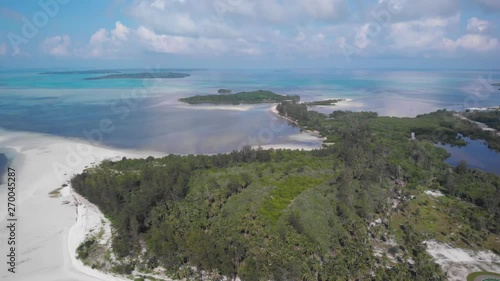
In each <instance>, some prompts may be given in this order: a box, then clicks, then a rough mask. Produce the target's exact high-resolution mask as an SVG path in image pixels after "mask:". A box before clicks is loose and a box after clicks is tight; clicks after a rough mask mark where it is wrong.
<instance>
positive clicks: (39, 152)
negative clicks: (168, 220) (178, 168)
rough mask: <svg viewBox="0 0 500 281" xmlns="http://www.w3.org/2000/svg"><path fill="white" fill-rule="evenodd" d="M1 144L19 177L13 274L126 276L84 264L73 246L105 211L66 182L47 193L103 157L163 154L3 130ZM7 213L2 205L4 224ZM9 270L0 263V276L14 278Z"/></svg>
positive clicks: (1, 192)
mask: <svg viewBox="0 0 500 281" xmlns="http://www.w3.org/2000/svg"><path fill="white" fill-rule="evenodd" d="M0 145H1V146H2V147H5V148H8V149H12V150H14V151H15V153H16V155H15V158H14V159H13V161H12V163H10V164H9V166H10V167H12V168H13V169H15V170H16V183H17V186H16V201H15V203H16V211H17V212H16V218H18V221H17V228H16V240H17V241H16V254H17V256H16V263H17V264H16V273H15V276H14V278H13V280H32V278H33V276H37V280H41V281H51V280H56V279H57V280H82V281H83V280H113V281H124V280H128V279H124V278H122V277H116V276H114V275H110V274H108V273H104V272H101V271H97V270H94V269H91V268H89V267H86V266H84V265H83V263H82V262H81V261H80V260H78V259H76V248H77V247H78V246H79V245H80V243H81V242H83V239H85V237H86V236H87V235H88V233H87V232H86V230H88V229H92V228H95V227H96V225H97V226H99V225H101V218H103V217H104V216H103V214H102V213H101V212H100V211H99V210H98V209H97V208H94V209H93V208H92V205H91V204H89V203H85V201H84V200H82V199H79V197H78V196H79V195H77V194H75V192H74V191H71V187H70V186H69V185H68V186H65V187H64V188H62V189H61V190H60V195H59V196H57V198H51V196H49V193H50V192H52V191H54V190H56V189H58V188H60V187H62V186H63V185H64V184H68V183H69V181H70V179H71V177H72V176H73V175H75V174H78V173H81V172H83V170H84V169H86V168H87V167H91V166H93V165H98V164H99V163H100V162H102V161H103V160H105V159H111V160H120V159H121V158H122V157H127V158H146V157H148V156H154V157H161V156H163V154H160V153H157V152H151V151H138V150H137V151H135V150H134V151H133V150H122V149H114V148H109V147H104V146H95V145H90V144H89V143H87V142H85V141H84V140H74V139H67V138H62V137H57V136H50V135H45V134H37V133H28V132H14V131H6V130H1V131H0ZM78 152H80V153H78ZM84 152H85V153H84ZM4 186H6V185H5V184H2V185H1V187H2V188H1V189H0V197H2V200H5V199H4V198H6V196H7V194H6V192H5V191H6V188H3V187H4ZM82 202H83V203H82ZM4 209H5V210H4ZM6 216H7V210H6V208H2V209H1V210H0V220H2V223H3V224H6V223H7V220H6ZM96 218H98V219H97V220H96ZM7 234H8V229H7V228H2V229H0V236H1V237H7ZM2 244H4V243H2ZM0 249H1V250H2V252H4V253H7V244H6V243H5V245H0ZM8 274H12V273H9V272H8V271H7V264H6V263H2V273H1V274H0V278H1V279H3V278H12V276H11V275H8Z"/></svg>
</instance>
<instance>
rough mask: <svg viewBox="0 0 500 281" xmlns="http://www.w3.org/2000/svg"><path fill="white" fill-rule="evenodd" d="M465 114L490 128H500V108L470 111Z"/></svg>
mask: <svg viewBox="0 0 500 281" xmlns="http://www.w3.org/2000/svg"><path fill="white" fill-rule="evenodd" d="M465 116H466V117H467V118H469V119H471V120H474V121H477V122H480V123H483V124H485V125H487V126H488V127H490V128H493V129H495V130H500V109H496V110H488V111H470V112H466V113H465Z"/></svg>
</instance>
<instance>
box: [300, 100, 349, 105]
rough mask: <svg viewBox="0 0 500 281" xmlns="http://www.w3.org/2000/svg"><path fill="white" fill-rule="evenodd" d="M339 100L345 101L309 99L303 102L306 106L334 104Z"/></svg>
mask: <svg viewBox="0 0 500 281" xmlns="http://www.w3.org/2000/svg"><path fill="white" fill-rule="evenodd" d="M341 101H345V99H329V100H320V101H311V102H305V103H304V104H305V105H307V106H318V105H335V104H336V103H339V102H341Z"/></svg>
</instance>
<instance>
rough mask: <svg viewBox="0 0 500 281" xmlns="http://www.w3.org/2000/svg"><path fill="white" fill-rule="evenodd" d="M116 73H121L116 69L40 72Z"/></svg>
mask: <svg viewBox="0 0 500 281" xmlns="http://www.w3.org/2000/svg"><path fill="white" fill-rule="evenodd" d="M110 73H113V74H116V73H121V72H120V71H116V70H109V69H98V70H83V71H54V72H41V73H39V74H110Z"/></svg>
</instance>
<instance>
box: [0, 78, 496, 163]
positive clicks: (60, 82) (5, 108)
mask: <svg viewBox="0 0 500 281" xmlns="http://www.w3.org/2000/svg"><path fill="white" fill-rule="evenodd" d="M46 71H54V70H53V69H35V70H23V71H8V70H3V71H0V128H4V129H8V130H16V131H30V132H39V133H48V134H53V135H58V136H63V137H77V138H82V139H87V137H86V136H85V135H86V134H85V132H87V135H89V134H90V135H91V136H92V134H91V132H95V130H98V129H99V126H100V122H102V120H106V122H111V124H112V126H113V130H112V132H109V133H105V134H103V135H102V143H104V144H106V145H111V146H116V147H124V148H138V149H153V150H158V151H162V152H166V153H182V154H186V153H217V152H228V151H231V150H233V149H237V148H239V147H241V145H243V144H250V145H266V144H293V145H310V146H313V145H317V144H318V142H317V141H316V142H315V141H314V140H303V139H299V138H297V137H293V136H294V135H297V134H298V133H299V132H300V130H299V129H298V128H296V127H293V126H291V125H289V124H288V123H287V122H286V121H284V120H281V119H279V118H277V117H276V116H274V115H273V114H272V113H270V112H269V109H270V106H269V105H262V106H252V107H249V108H247V109H246V110H234V109H231V108H224V109H221V108H217V107H206V106H205V107H204V106H199V107H190V106H185V105H184V104H181V103H179V102H178V101H177V100H178V99H179V98H180V97H187V96H191V95H197V94H215V93H217V90H218V89H220V88H229V89H232V90H233V91H234V92H238V91H252V90H258V89H266V90H272V91H275V92H278V93H283V94H297V95H300V96H301V98H302V100H304V101H310V100H318V99H327V98H346V99H352V101H351V102H347V103H345V104H343V105H342V106H338V107H335V109H342V110H357V111H361V110H368V111H377V112H379V114H381V115H390V116H416V115H417V114H422V113H427V112H431V111H434V110H437V109H440V108H449V109H457V110H463V109H464V108H465V107H482V106H493V105H500V91H497V89H493V91H492V90H491V89H489V88H487V87H485V86H484V85H483V84H484V83H482V80H481V79H480V78H479V77H483V78H488V79H489V77H490V76H491V81H500V72H498V71H493V72H487V71H408V70H405V71H399V70H384V71H382V70H335V69H293V70H187V69H186V70H182V69H175V70H169V71H175V72H184V73H190V74H191V76H190V77H187V78H182V79H154V80H151V79H149V80H148V79H146V80H143V79H139V80H126V79H120V80H84V78H88V77H94V76H100V74H97V75H91V74H87V75H82V74H77V75H68V74H64V75H62V74H47V75H42V74H39V73H40V72H46ZM143 71H144V70H122V72H143ZM478 89H479V90H478ZM317 110H319V111H322V112H326V113H327V112H329V111H332V110H333V109H332V108H317ZM93 136H94V139H97V140H101V137H100V136H98V135H95V134H94V135H93ZM91 139H92V137H91Z"/></svg>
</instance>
